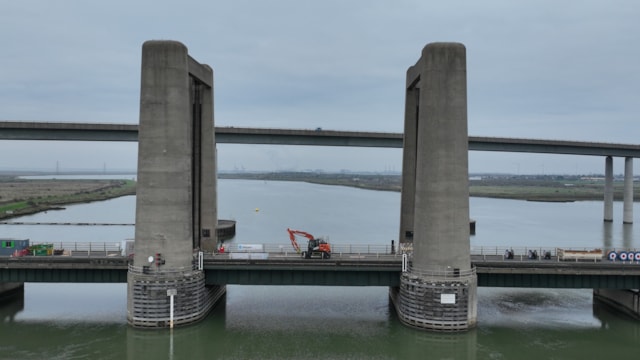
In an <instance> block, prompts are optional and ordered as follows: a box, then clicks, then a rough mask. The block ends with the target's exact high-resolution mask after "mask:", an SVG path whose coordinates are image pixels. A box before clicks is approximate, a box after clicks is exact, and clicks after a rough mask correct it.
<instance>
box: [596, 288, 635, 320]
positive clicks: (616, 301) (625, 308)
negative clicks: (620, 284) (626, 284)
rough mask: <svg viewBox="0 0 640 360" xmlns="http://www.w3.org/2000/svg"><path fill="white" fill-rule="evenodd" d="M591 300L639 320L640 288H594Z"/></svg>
mask: <svg viewBox="0 0 640 360" xmlns="http://www.w3.org/2000/svg"><path fill="white" fill-rule="evenodd" d="M593 300H594V301H599V302H602V303H604V304H607V305H609V306H610V307H612V308H614V309H616V310H618V311H620V312H623V313H625V314H627V315H630V316H632V317H633V318H635V319H638V320H640V290H638V289H631V290H618V289H594V290H593Z"/></svg>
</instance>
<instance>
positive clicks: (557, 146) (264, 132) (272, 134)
mask: <svg viewBox="0 0 640 360" xmlns="http://www.w3.org/2000/svg"><path fill="white" fill-rule="evenodd" d="M215 133H216V135H215V136H216V143H218V144H266V145H316V146H358V147H381V148H384V147H387V148H402V146H403V134H401V133H379V132H363V131H332V130H323V129H316V130H303V129H299V130H297V129H264V128H243V127H216V128H215ZM0 140H62V141H131V142H135V141H138V125H135V124H96V123H50V122H30V121H0ZM469 150H478V151H503V152H529V153H551V154H569V155H594V156H618V157H634V158H640V145H632V144H614V143H600V142H582V141H565V140H543V139H523V138H498V137H475V136H470V137H469Z"/></svg>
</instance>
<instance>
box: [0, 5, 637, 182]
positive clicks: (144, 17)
mask: <svg viewBox="0 0 640 360" xmlns="http://www.w3.org/2000/svg"><path fill="white" fill-rule="evenodd" d="M0 4H1V5H0V34H2V36H1V37H0V44H1V45H2V46H1V49H2V50H1V51H2V52H1V54H2V56H0V120H22V121H52V122H56V121H65V122H99V123H128V124H136V123H138V115H139V101H140V98H139V94H140V56H141V47H142V44H143V42H144V41H146V40H152V39H153V40H158V39H169V40H177V41H180V42H182V43H184V44H185V45H186V46H187V47H188V48H189V53H190V55H191V56H193V57H194V58H195V59H196V60H198V61H199V62H201V63H206V64H209V65H210V66H211V67H212V68H213V69H214V73H215V75H214V77H215V89H214V91H215V95H214V101H215V123H216V126H236V127H245V126H248V127H264V128H301V129H315V128H317V127H322V128H323V129H325V130H362V131H384V132H402V131H403V117H404V84H405V74H406V70H407V68H408V67H409V66H411V65H413V64H414V63H415V62H416V61H417V60H418V58H419V57H420V54H421V50H422V48H423V47H424V46H425V45H426V44H428V43H430V42H436V41H455V42H461V43H463V44H464V45H465V46H466V48H467V86H468V116H469V118H468V121H469V135H472V136H501V137H525V138H541V139H564V140H586V141H599V142H615V143H629V144H638V143H639V139H640V138H639V135H640V122H639V121H638V117H639V115H640V110H638V106H639V105H640V101H639V100H640V85H639V84H640V69H639V67H638V64H639V62H640V48H639V45H638V44H640V21H638V19H640V2H638V1H636V0H622V1H618V0H614V1H589V0H579V1H558V0H548V1H547V0H535V1H513V0H504V1H426V0H411V1H408V0H394V1H375V0H367V1H364V0H358V1H347V0H335V1H334V0H322V1H304V0H277V1H258V0H253V1H252V0H233V1H215V0H209V1H190V0H183V1H164V0H148V1H136V0H127V1H120V0H111V1H100V2H98V1H86V0H77V1H70V0H57V1H50V0H20V1H9V0H0ZM0 151H2V154H3V156H2V162H0V169H8V168H10V169H15V168H34V167H36V168H43V169H55V168H56V166H57V167H58V168H60V169H61V170H64V169H70V168H97V169H102V168H103V167H106V168H107V169H121V168H128V169H135V167H136V162H137V144H135V143H116V144H113V143H79V142H75V143H63V142H17V141H2V142H0ZM218 153H219V158H218V160H219V169H220V170H233V169H245V170H304V169H324V170H341V169H349V170H356V171H400V170H401V168H402V156H401V150H400V149H358V148H319V147H297V146H247V145H219V146H218ZM635 165H636V166H635V168H636V172H639V173H640V166H639V165H638V161H637V160H636V161H635ZM469 168H470V169H469V170H470V172H511V173H520V174H531V173H545V174H551V173H561V174H583V173H603V172H604V159H603V158H598V157H584V156H583V157H580V156H558V155H555V156H554V155H526V154H507V153H487V152H471V153H470V155H469ZM623 169H624V166H623V161H622V160H621V159H615V161H614V172H615V173H616V174H619V173H622V172H623Z"/></svg>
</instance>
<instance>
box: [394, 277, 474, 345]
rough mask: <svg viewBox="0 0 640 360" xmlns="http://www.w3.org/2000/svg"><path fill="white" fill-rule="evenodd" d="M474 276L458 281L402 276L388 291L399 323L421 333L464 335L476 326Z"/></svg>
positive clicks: (458, 279)
mask: <svg viewBox="0 0 640 360" xmlns="http://www.w3.org/2000/svg"><path fill="white" fill-rule="evenodd" d="M477 286H478V279H477V277H476V274H475V273H473V274H470V275H468V276H464V277H458V278H444V277H433V276H422V275H416V274H412V273H410V272H406V273H403V274H402V276H401V278H400V287H399V288H391V289H390V293H389V295H390V297H391V300H392V301H393V303H394V306H395V309H396V312H397V313H398V318H399V319H400V321H401V322H402V323H403V324H405V325H407V326H409V327H413V328H417V329H420V330H434V331H442V332H460V331H466V330H469V329H471V328H474V327H475V326H476V318H477V299H476V293H477Z"/></svg>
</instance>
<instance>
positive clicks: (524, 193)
mask: <svg viewBox="0 0 640 360" xmlns="http://www.w3.org/2000/svg"><path fill="white" fill-rule="evenodd" d="M218 177H219V178H221V179H251V180H277V181H304V182H309V183H314V184H324V185H340V186H351V187H356V188H362V189H370V190H383V191H400V189H401V186H402V183H401V176H400V175H399V174H348V173H339V174H331V173H319V172H318V173H317V172H274V173H226V174H219V176H218ZM623 186H624V184H623V182H622V181H614V199H616V200H622V197H623ZM469 194H470V195H471V196H476V197H491V198H501V199H518V200H530V201H558V202H561V201H580V200H602V199H603V198H604V179H601V178H597V177H585V176H557V175H540V176H512V175H486V176H474V177H472V179H471V180H470V181H469ZM634 198H635V199H640V186H639V185H638V184H634Z"/></svg>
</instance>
